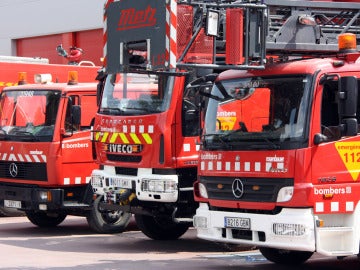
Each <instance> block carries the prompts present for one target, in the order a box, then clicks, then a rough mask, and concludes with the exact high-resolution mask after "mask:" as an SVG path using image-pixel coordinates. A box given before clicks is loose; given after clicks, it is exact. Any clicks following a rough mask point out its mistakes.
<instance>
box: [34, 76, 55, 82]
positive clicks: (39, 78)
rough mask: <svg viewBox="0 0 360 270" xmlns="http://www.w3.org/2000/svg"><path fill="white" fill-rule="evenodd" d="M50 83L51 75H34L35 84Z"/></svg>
mask: <svg viewBox="0 0 360 270" xmlns="http://www.w3.org/2000/svg"><path fill="white" fill-rule="evenodd" d="M51 81H52V76H51V74H35V75H34V82H35V83H50V82H51Z"/></svg>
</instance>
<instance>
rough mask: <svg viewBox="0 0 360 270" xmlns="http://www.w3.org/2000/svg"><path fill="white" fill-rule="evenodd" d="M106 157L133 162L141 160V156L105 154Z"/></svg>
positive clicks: (111, 159) (110, 159) (112, 159)
mask: <svg viewBox="0 0 360 270" xmlns="http://www.w3.org/2000/svg"><path fill="white" fill-rule="evenodd" d="M106 157H107V159H108V160H109V161H119V162H134V163H139V162H141V156H128V155H114V154H107V155H106Z"/></svg>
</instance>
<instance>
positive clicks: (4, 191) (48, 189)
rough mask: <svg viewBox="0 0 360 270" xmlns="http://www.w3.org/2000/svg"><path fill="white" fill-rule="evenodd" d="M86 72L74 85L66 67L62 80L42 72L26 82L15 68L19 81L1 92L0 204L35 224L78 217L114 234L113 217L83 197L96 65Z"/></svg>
mask: <svg viewBox="0 0 360 270" xmlns="http://www.w3.org/2000/svg"><path fill="white" fill-rule="evenodd" d="M34 65H35V64H34ZM72 68H73V69H76V70H79V68H76V67H74V66H73V67H72ZM67 69H68V67H64V69H61V68H60V67H59V70H61V71H62V72H61V74H59V73H56V72H55V73H54V78H58V76H60V75H61V76H62V75H63V73H64V72H65V71H66V70H67ZM80 69H81V68H80ZM50 70H51V69H49V71H50ZM86 70H87V73H88V77H86V79H87V80H88V81H92V82H90V83H84V82H82V83H79V82H78V81H79V80H81V78H80V79H78V76H79V73H78V72H77V71H69V72H67V73H68V78H69V79H68V82H67V83H64V82H63V83H52V74H50V73H46V74H35V78H34V81H35V82H36V83H34V84H27V82H26V80H25V78H27V76H26V74H24V72H20V74H19V80H18V83H17V84H18V85H17V86H11V87H5V88H4V89H3V90H2V93H1V96H0V205H1V207H4V208H3V209H5V210H6V209H18V210H20V211H23V212H24V213H25V214H26V216H27V217H28V219H29V220H30V221H31V222H32V223H33V224H35V225H37V226H39V227H52V226H56V225H58V224H60V223H61V222H62V221H63V220H64V219H65V217H66V216H67V215H80V216H85V217H87V219H88V221H89V225H90V227H94V226H96V228H97V231H99V228H101V232H104V233H106V232H113V226H112V225H113V224H114V223H116V221H117V219H116V217H117V215H115V214H114V213H111V215H105V214H101V213H98V212H97V211H96V209H97V208H93V207H92V205H93V204H92V196H91V195H90V197H89V196H87V194H89V193H88V182H89V181H90V174H91V171H92V170H93V169H95V168H96V167H97V165H96V164H95V163H94V161H93V156H92V145H91V141H90V126H91V124H92V119H93V117H94V115H95V112H96V111H97V108H98V107H97V101H96V92H97V85H98V84H97V83H96V82H95V78H96V76H97V70H98V68H96V67H93V68H91V69H89V68H86ZM83 71H85V70H83ZM29 73H31V72H29ZM81 74H83V72H82V73H81ZM90 75H91V76H90ZM90 78H91V79H90ZM90 194H92V193H90Z"/></svg>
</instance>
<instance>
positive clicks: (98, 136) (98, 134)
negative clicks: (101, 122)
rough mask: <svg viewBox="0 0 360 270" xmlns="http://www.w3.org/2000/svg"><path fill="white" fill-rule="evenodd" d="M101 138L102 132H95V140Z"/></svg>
mask: <svg viewBox="0 0 360 270" xmlns="http://www.w3.org/2000/svg"><path fill="white" fill-rule="evenodd" d="M99 138H100V132H96V133H95V141H98V140H99Z"/></svg>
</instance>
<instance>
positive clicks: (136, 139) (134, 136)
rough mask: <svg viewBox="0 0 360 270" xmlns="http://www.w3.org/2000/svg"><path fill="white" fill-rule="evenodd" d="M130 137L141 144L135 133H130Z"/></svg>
mask: <svg viewBox="0 0 360 270" xmlns="http://www.w3.org/2000/svg"><path fill="white" fill-rule="evenodd" d="M130 137H131V139H132V140H133V141H134V142H135V143H136V144H141V141H140V140H139V138H138V136H136V134H135V133H130Z"/></svg>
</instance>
